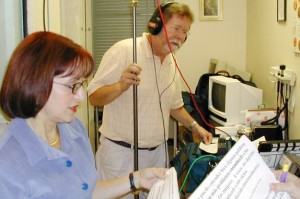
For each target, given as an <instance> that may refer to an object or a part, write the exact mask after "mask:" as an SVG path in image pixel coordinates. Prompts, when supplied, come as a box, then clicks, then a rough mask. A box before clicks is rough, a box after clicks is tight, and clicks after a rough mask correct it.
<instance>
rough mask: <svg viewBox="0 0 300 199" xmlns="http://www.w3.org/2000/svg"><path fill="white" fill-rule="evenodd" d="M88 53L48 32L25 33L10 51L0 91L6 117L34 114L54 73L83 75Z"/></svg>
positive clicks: (88, 69)
mask: <svg viewBox="0 0 300 199" xmlns="http://www.w3.org/2000/svg"><path fill="white" fill-rule="evenodd" d="M93 69H94V60H93V58H92V56H91V55H90V54H89V53H88V52H87V51H86V50H85V49H83V48H82V47H81V46H79V45H78V44H76V43H74V42H73V41H72V40H70V39H68V38H66V37H64V36H61V35H58V34H55V33H51V32H35V33H33V34H30V35H28V36H27V37H25V39H24V40H23V41H22V42H21V43H20V44H19V45H18V46H17V48H16V49H15V51H14V52H13V54H12V56H11V58H10V60H9V63H8V66H7V70H6V73H5V75H4V79H3V82H2V88H1V91H0V106H1V108H2V111H3V112H4V113H5V114H6V115H7V116H8V117H10V118H15V117H20V118H28V117H34V116H36V115H37V113H38V112H39V111H40V110H41V109H42V108H43V107H44V105H45V103H46V102H47V100H48V98H49V95H50V93H51V90H52V85H53V78H54V77H55V76H57V75H61V74H64V76H73V77H74V78H78V79H79V78H82V77H83V78H87V77H88V76H89V75H90V74H91V73H92V72H93Z"/></svg>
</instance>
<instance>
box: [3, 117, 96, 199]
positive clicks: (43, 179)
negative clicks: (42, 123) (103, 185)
mask: <svg viewBox="0 0 300 199" xmlns="http://www.w3.org/2000/svg"><path fill="white" fill-rule="evenodd" d="M58 128H59V132H60V138H61V150H57V149H56V148H53V147H50V146H49V145H48V144H47V143H46V142H45V141H44V140H43V139H41V138H40V137H39V136H37V135H36V134H35V133H34V132H33V131H32V130H31V128H30V127H29V126H28V125H27V123H26V121H25V119H20V118H15V119H13V120H12V122H11V123H10V124H9V126H8V128H7V130H6V132H5V134H4V135H3V136H2V137H1V140H0V198H5V199H6V198H14V199H15V198H43V199H47V198H49V199H50V198H51V199H59V198H64V199H67V198H70V199H71V198H72V199H74V198H80V199H84V198H91V197H92V193H93V190H94V188H95V185H96V180H97V176H96V175H97V174H96V168H95V161H94V155H93V152H92V149H91V145H90V141H89V138H88V135H87V132H86V130H85V128H84V126H83V125H82V123H81V122H80V121H79V120H78V119H76V118H75V119H74V120H73V121H72V122H71V123H64V124H58Z"/></svg>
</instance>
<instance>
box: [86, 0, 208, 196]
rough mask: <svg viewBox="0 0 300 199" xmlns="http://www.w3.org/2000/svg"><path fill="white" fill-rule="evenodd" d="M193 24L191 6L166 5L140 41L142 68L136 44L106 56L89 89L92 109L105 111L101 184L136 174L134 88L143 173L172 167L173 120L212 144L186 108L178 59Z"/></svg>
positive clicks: (98, 159)
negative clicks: (169, 141) (170, 137)
mask: <svg viewBox="0 0 300 199" xmlns="http://www.w3.org/2000/svg"><path fill="white" fill-rule="evenodd" d="M161 13H162V14H163V15H161ZM193 21H194V16H193V14H192V12H191V10H190V8H189V7H188V6H187V5H185V4H181V3H176V2H167V3H164V4H162V5H160V7H158V9H157V10H156V11H155V12H154V13H153V16H152V17H151V19H150V21H149V23H148V30H149V33H143V36H142V37H138V38H137V39H136V47H137V50H136V51H137V63H132V58H133V40H132V39H125V40H122V41H119V42H117V43H116V44H114V45H113V46H112V47H111V48H110V49H109V50H108V51H107V52H106V53H105V54H104V56H103V58H102V60H101V63H100V66H99V68H98V71H97V73H96V74H95V76H94V78H93V79H92V81H91V82H90V84H89V86H88V93H89V100H90V102H91V104H92V105H94V106H104V110H103V119H102V125H101V126H100V129H99V132H100V133H101V137H100V146H99V149H98V151H97V153H96V162H97V168H98V171H99V174H100V176H101V178H102V179H112V178H114V177H117V176H121V175H125V174H126V173H128V172H131V171H133V169H134V166H133V165H134V157H133V156H134V153H133V140H134V135H133V132H134V129H133V128H134V125H133V123H134V122H133V119H134V115H133V89H132V85H137V97H138V98H137V107H138V149H139V151H138V161H139V162H138V166H139V169H141V168H145V167H168V151H167V143H166V141H167V139H168V132H169V118H170V116H172V117H173V118H174V119H176V120H177V121H178V122H180V123H181V124H183V125H184V126H185V127H187V128H189V129H190V130H191V131H192V132H193V133H195V134H196V135H198V136H199V138H200V140H202V142H204V143H206V144H209V143H210V142H211V139H212V134H211V133H209V132H208V131H206V130H205V129H204V128H202V127H201V126H200V125H199V124H197V122H195V120H194V119H193V118H192V117H191V116H190V115H189V113H188V112H187V111H186V110H185V109H184V107H183V99H182V95H181V87H180V76H179V71H178V69H177V67H176V61H175V60H174V57H173V55H174V54H173V52H175V51H176V50H178V49H179V48H180V47H181V45H182V44H183V43H184V42H185V40H186V39H187V36H188V32H189V30H190V26H191V24H192V23H193ZM131 182H132V181H131ZM130 185H132V183H131V184H130ZM133 189H134V188H133ZM131 197H132V196H131Z"/></svg>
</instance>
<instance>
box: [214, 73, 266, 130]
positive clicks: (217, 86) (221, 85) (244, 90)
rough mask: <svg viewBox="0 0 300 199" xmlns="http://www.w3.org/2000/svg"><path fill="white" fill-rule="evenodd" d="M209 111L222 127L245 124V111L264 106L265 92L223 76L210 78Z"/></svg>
mask: <svg viewBox="0 0 300 199" xmlns="http://www.w3.org/2000/svg"><path fill="white" fill-rule="evenodd" d="M208 89H209V90H208V110H209V117H210V119H211V120H213V121H214V122H216V123H217V124H220V126H232V125H237V124H244V123H245V111H246V110H249V109H256V108H258V106H259V105H261V104H262V97H263V91H262V90H261V89H259V88H256V87H254V86H250V85H247V84H245V83H242V82H240V81H239V80H237V79H234V78H231V77H225V76H222V75H219V76H211V77H209V88H208Z"/></svg>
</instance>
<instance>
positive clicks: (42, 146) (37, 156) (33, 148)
mask: <svg viewBox="0 0 300 199" xmlns="http://www.w3.org/2000/svg"><path fill="white" fill-rule="evenodd" d="M58 128H59V132H60V136H61V146H62V150H57V149H55V148H53V147H51V146H49V145H48V143H46V142H45V141H44V140H43V139H42V138H40V137H39V136H38V135H37V134H35V133H34V132H33V131H32V129H31V128H30V127H29V126H28V124H27V122H26V120H25V119H21V118H15V119H13V120H12V121H11V124H10V125H9V127H8V131H9V132H10V134H11V136H13V137H14V138H15V139H16V141H17V142H18V143H19V144H20V146H21V147H22V149H23V151H24V153H25V155H26V157H27V159H28V162H29V163H30V164H31V165H32V166H33V165H35V164H36V163H38V162H39V161H40V160H41V159H43V158H47V159H48V160H53V159H58V158H64V157H68V156H69V155H68V154H66V153H65V152H64V151H66V150H68V149H69V148H71V147H72V140H75V139H78V138H81V134H80V133H79V132H78V130H77V129H76V128H74V127H72V126H71V125H69V124H65V123H64V124H58Z"/></svg>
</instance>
